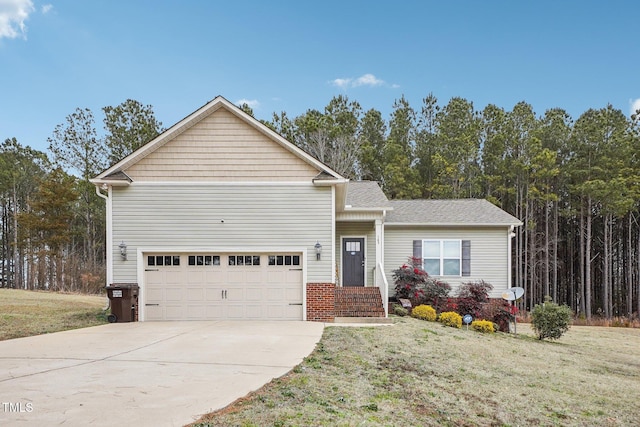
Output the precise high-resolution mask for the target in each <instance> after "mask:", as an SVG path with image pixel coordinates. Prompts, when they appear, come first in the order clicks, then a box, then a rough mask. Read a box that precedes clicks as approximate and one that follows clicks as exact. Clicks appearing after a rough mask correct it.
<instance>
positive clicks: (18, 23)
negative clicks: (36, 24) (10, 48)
mask: <svg viewBox="0 0 640 427" xmlns="http://www.w3.org/2000/svg"><path fill="white" fill-rule="evenodd" d="M34 10H35V8H34V7H33V2H32V1H31V0H0V39H1V38H3V37H6V38H9V39H15V38H16V37H20V36H22V37H26V32H27V26H26V25H25V23H24V22H25V21H26V20H27V19H29V14H30V13H31V12H33V11H34Z"/></svg>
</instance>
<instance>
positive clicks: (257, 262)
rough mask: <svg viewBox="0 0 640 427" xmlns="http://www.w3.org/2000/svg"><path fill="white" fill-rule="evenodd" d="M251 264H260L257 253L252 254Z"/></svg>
mask: <svg viewBox="0 0 640 427" xmlns="http://www.w3.org/2000/svg"><path fill="white" fill-rule="evenodd" d="M253 265H260V256H259V255H254V256H253Z"/></svg>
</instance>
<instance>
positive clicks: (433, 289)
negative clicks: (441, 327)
mask: <svg viewBox="0 0 640 427" xmlns="http://www.w3.org/2000/svg"><path fill="white" fill-rule="evenodd" d="M393 281H394V284H395V292H396V298H406V299H408V300H410V301H411V304H412V305H413V306H418V305H421V304H425V305H431V306H432V307H435V308H436V309H441V308H442V307H443V306H444V304H445V303H446V301H447V296H448V295H449V291H450V290H451V286H449V284H448V283H446V282H443V281H440V280H437V279H435V278H433V277H430V276H429V275H428V274H427V272H426V271H424V269H423V267H422V260H421V259H420V258H414V257H410V258H409V259H408V262H407V263H406V264H403V265H402V266H401V267H400V268H398V269H396V270H393Z"/></svg>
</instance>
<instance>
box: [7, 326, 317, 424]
mask: <svg viewBox="0 0 640 427" xmlns="http://www.w3.org/2000/svg"><path fill="white" fill-rule="evenodd" d="M323 328H324V324H322V323H316V322H253V321H242V322H232V321H203V322H138V323H113V324H108V325H102V326H97V327H93V328H86V329H78V330H74V331H67V332H58V333H55V334H48V335H40V336H36V337H29V338H19V339H14V340H9V341H1V342H0V364H1V365H0V425H3V426H4V425H11V426H14V425H17V426H23V425H24V426H32V425H33V426H43V425H47V426H49V425H65V426H87V425H91V426H118V425H123V426H125V425H136V426H183V425H184V424H187V423H190V422H193V421H195V420H196V419H198V418H199V416H200V415H202V414H204V413H207V412H211V411H213V410H216V409H220V408H223V407H225V406H227V405H228V404H230V403H231V402H233V401H234V400H236V399H238V398H240V397H242V396H245V395H246V394H247V393H249V392H250V391H252V390H256V389H258V388H260V387H262V386H263V385H264V384H266V383H268V382H269V381H271V379H273V378H277V377H280V376H282V375H284V374H286V373H287V372H288V371H290V370H291V369H292V368H293V367H294V366H295V365H297V364H299V363H300V362H301V361H302V359H303V358H304V357H306V356H308V355H309V353H311V351H312V350H313V349H314V347H315V345H316V343H317V342H318V341H319V340H320V337H321V335H322V331H323Z"/></svg>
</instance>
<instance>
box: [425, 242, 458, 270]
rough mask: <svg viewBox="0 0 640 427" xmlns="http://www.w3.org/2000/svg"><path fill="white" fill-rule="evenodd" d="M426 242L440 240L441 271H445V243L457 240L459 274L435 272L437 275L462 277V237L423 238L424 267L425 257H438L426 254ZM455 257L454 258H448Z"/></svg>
mask: <svg viewBox="0 0 640 427" xmlns="http://www.w3.org/2000/svg"><path fill="white" fill-rule="evenodd" d="M425 242H439V243H440V257H439V258H440V272H441V273H444V260H445V257H444V243H445V242H457V243H458V257H457V258H458V271H459V273H458V274H434V276H436V277H462V239H422V268H424V260H425V259H436V258H435V257H427V256H425V252H426V251H425V250H424V243H425ZM447 259H454V258H447Z"/></svg>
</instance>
